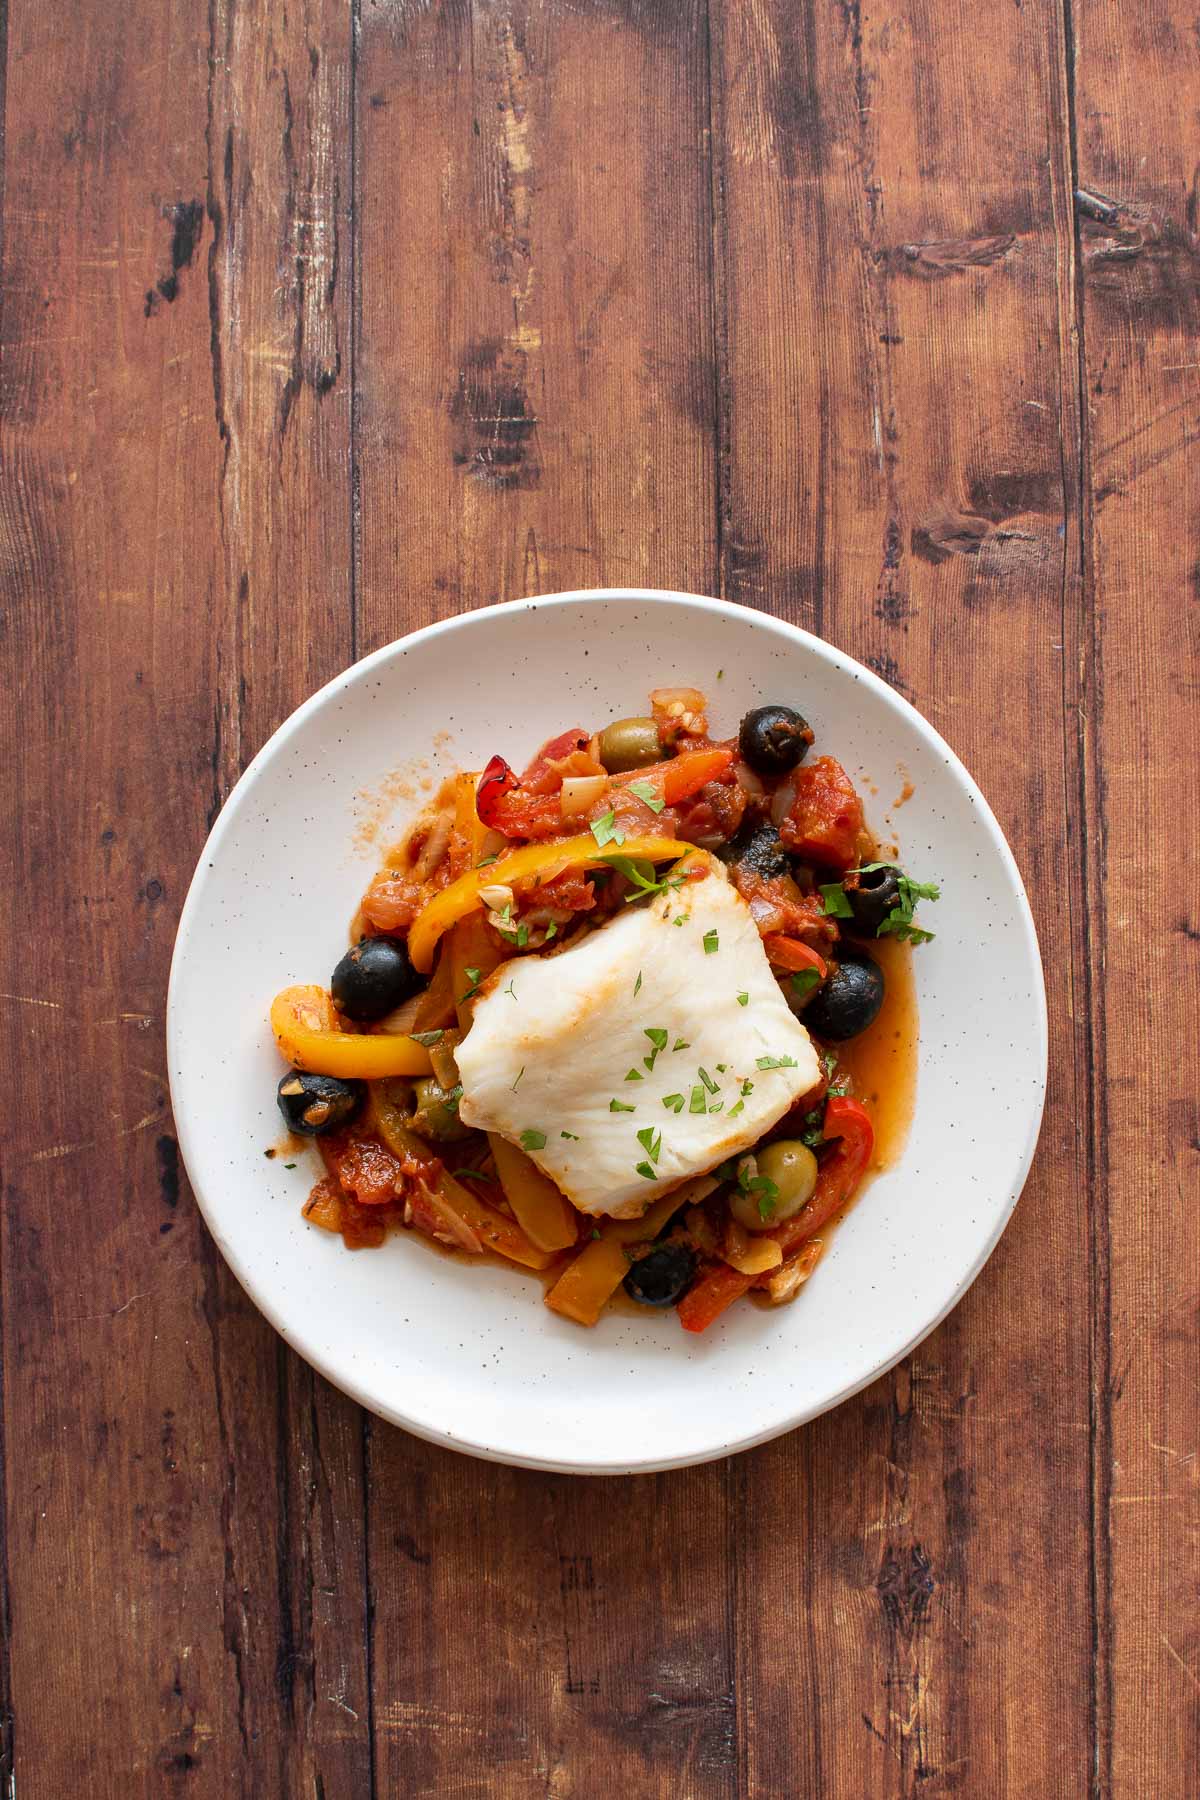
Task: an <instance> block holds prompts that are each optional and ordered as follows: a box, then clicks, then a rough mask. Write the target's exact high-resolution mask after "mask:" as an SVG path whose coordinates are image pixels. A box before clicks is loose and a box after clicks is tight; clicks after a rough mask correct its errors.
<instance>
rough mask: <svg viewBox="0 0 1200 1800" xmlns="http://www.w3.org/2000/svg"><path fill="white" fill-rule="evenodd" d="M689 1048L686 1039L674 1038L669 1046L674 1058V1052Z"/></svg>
mask: <svg viewBox="0 0 1200 1800" xmlns="http://www.w3.org/2000/svg"><path fill="white" fill-rule="evenodd" d="M691 1047H692V1046H691V1045H690V1044H689V1043H688V1041H687V1039H686V1038H676V1039H675V1042H674V1043H673V1044H672V1045H671V1054H672V1056H674V1054H675V1052H676V1050H690V1049H691Z"/></svg>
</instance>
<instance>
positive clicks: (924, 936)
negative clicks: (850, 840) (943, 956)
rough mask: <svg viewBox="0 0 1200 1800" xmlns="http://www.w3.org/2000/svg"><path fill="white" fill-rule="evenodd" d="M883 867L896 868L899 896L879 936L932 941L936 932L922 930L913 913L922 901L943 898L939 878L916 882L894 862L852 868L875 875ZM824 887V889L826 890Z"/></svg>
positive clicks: (913, 940) (855, 872)
mask: <svg viewBox="0 0 1200 1800" xmlns="http://www.w3.org/2000/svg"><path fill="white" fill-rule="evenodd" d="M880 869H888V870H894V872H895V876H896V891H897V893H898V895H899V898H898V899H897V901H896V904H895V906H893V907H892V909H891V911H890V912H889V913H888V914H887V915H886V917H885V918H884V919H883V920H881V922H880V924H879V926H878V928H877V930H876V932H875V936H876V937H894V938H898V939H899V940H900V942H901V943H902V944H928V943H930V942H932V940H933V935H934V934H933V932H932V931H922V929H921V927H920V926H919V925H914V924H913V914H914V912H915V911H916V907H917V901H918V900H940V899H941V895H942V890H941V888H940V887H939V886H938V884H937V882H936V881H913V880H912V878H911V876H908V875H903V874H901V872H900V870H899V869H897V868H896V866H895V864H894V863H881V862H876V863H864V865H863V867H862V868H861V869H854V870H852V871H851V873H852V874H855V875H873V874H875V873H876V872H877V871H878V870H880ZM824 891H825V890H824V888H822V890H821V892H822V893H824Z"/></svg>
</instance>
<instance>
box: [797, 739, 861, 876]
mask: <svg viewBox="0 0 1200 1800" xmlns="http://www.w3.org/2000/svg"><path fill="white" fill-rule="evenodd" d="M792 781H793V784H794V786H795V790H796V798H795V800H794V802H793V804H792V809H791V811H790V812H789V813H788V815H787V817H786V818H785V819H784V821H783V823H782V825H781V826H780V828H779V835H780V837H781V838H782V840H783V843H784V845H785V847H786V848H787V849H788V850H790V851H791V852H792V853H793V855H796V856H802V857H804V858H806V859H807V860H809V861H811V862H816V863H825V864H827V865H828V866H829V867H830V868H834V869H848V868H849V867H850V865H851V864H852V863H853V862H854V860H855V858H856V856H857V855H858V840H859V835H860V833H861V832H862V829H863V808H862V801H861V800H860V799H859V797H858V795H857V793H856V792H855V789H854V783H853V782H852V781H851V779H850V777H849V776H848V775H847V773H846V771H845V769H843V767H842V765H841V763H840V762H836V761H835V760H834V758H833V757H832V756H818V757H817V759H816V761H815V762H810V763H804V764H802V765H801V767H800V768H799V769H797V771H796V773H795V775H794V776H793V777H792Z"/></svg>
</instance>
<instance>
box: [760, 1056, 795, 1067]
mask: <svg viewBox="0 0 1200 1800" xmlns="http://www.w3.org/2000/svg"><path fill="white" fill-rule="evenodd" d="M757 1067H758V1068H760V1069H795V1068H798V1067H799V1064H798V1063H797V1061H796V1059H795V1057H794V1056H760V1057H759V1058H758V1061H757Z"/></svg>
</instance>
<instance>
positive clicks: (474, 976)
mask: <svg viewBox="0 0 1200 1800" xmlns="http://www.w3.org/2000/svg"><path fill="white" fill-rule="evenodd" d="M463 974H464V975H465V976H466V978H467V980H468V981H469V982H470V984H471V985H470V987H469V988H468V989H467V991H466V993H465V994H460V995H459V996H458V1000H459V1005H460V1006H461V1005H462V1003H463V1001H464V1000H473V999H474V998H475V995H476V994H477V993H478V992H479V970H478V969H464V970H463Z"/></svg>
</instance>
